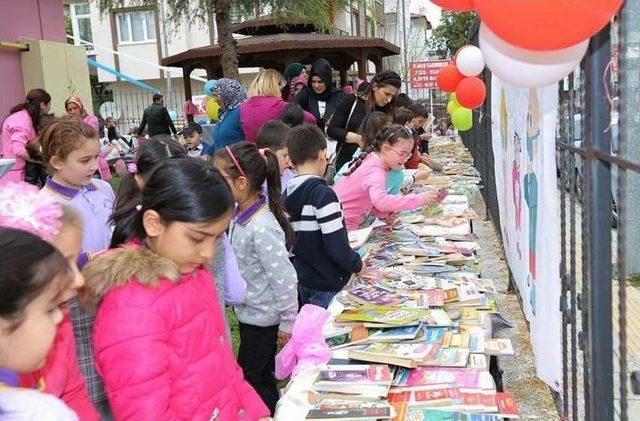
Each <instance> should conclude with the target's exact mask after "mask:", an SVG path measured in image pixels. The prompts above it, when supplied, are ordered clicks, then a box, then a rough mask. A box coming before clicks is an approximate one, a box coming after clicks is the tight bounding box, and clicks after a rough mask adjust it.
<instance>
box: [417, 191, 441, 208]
mask: <svg viewBox="0 0 640 421" xmlns="http://www.w3.org/2000/svg"><path fill="white" fill-rule="evenodd" d="M420 195H421V196H422V198H423V199H424V203H425V204H426V205H430V204H432V203H435V202H437V201H439V200H438V197H439V196H438V192H437V191H434V190H429V191H426V192H424V193H420Z"/></svg>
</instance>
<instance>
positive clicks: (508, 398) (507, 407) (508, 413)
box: [496, 393, 520, 418]
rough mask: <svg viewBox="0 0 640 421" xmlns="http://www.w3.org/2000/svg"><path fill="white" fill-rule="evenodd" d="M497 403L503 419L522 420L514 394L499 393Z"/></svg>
mask: <svg viewBox="0 0 640 421" xmlns="http://www.w3.org/2000/svg"><path fill="white" fill-rule="evenodd" d="M496 402H497V404H498V412H499V413H500V416H501V417H504V418H520V411H519V410H518V407H517V406H516V400H515V398H514V397H513V394H512V393H497V394H496Z"/></svg>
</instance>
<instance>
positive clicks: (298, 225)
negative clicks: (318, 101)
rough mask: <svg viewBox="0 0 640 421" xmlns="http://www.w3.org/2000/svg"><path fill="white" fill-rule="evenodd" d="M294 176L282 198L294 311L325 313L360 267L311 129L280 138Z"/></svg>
mask: <svg viewBox="0 0 640 421" xmlns="http://www.w3.org/2000/svg"><path fill="white" fill-rule="evenodd" d="M286 142H287V148H288V149H289V158H290V160H291V162H292V163H293V165H294V167H295V170H296V173H297V176H296V177H294V178H293V179H291V181H289V185H288V186H287V189H286V191H285V192H284V193H283V198H284V204H285V208H286V209H287V213H288V214H289V218H290V222H291V225H292V227H293V229H294V231H295V233H296V237H295V241H294V242H293V248H292V249H291V253H292V254H293V259H292V260H293V266H294V267H295V268H296V272H297V273H298V299H299V301H300V306H303V305H305V304H309V303H310V304H315V305H317V306H320V307H324V308H326V307H327V306H328V305H329V303H330V302H331V300H332V299H333V297H334V296H335V295H336V294H337V293H338V292H340V290H342V288H343V287H344V286H345V284H346V283H347V282H348V281H349V278H350V277H351V274H353V273H362V272H364V270H365V265H364V263H363V262H362V259H361V258H360V255H358V253H356V252H355V251H353V250H352V249H351V247H350V246H349V238H348V236H347V229H346V227H345V224H344V218H343V216H342V206H341V205H340V201H339V200H338V197H337V196H336V194H335V193H334V191H333V189H331V187H329V185H328V184H327V182H326V181H325V179H324V178H322V175H323V174H324V173H325V170H326V167H327V141H326V139H325V137H324V135H323V134H322V132H321V131H320V129H318V128H317V127H316V126H309V125H304V126H298V127H295V128H293V129H292V130H291V131H290V132H289V133H288V134H287V136H286Z"/></svg>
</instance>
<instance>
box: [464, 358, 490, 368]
mask: <svg viewBox="0 0 640 421" xmlns="http://www.w3.org/2000/svg"><path fill="white" fill-rule="evenodd" d="M467 367H469V368H471V369H473V370H477V371H487V370H488V369H489V363H488V362H487V356H486V355H485V354H469V360H468V361H467Z"/></svg>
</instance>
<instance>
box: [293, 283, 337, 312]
mask: <svg viewBox="0 0 640 421" xmlns="http://www.w3.org/2000/svg"><path fill="white" fill-rule="evenodd" d="M338 292H340V291H316V290H315V289H310V288H306V287H303V286H302V285H300V284H298V301H299V303H300V307H302V306H303V305H305V304H313V305H316V306H318V307H322V308H327V307H329V304H331V300H333V297H335V295H336V294H337V293H338Z"/></svg>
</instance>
